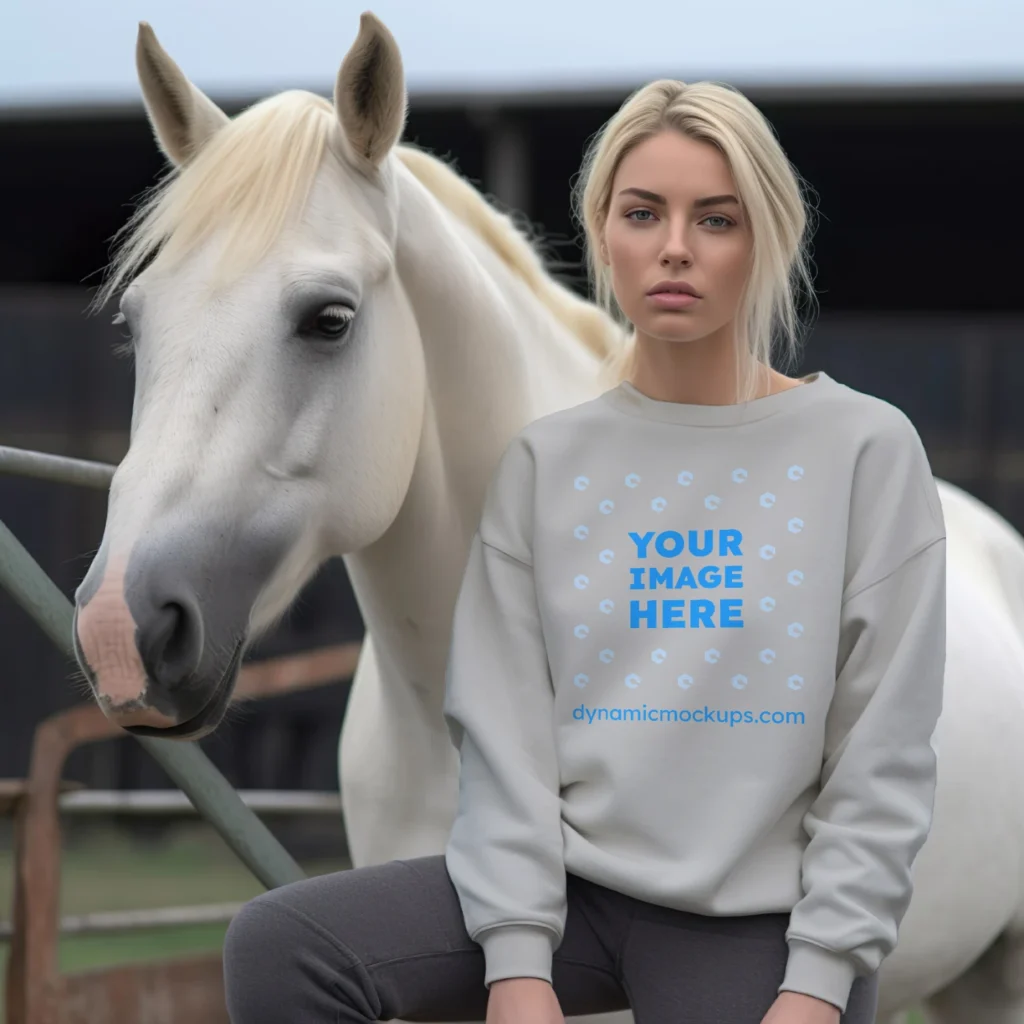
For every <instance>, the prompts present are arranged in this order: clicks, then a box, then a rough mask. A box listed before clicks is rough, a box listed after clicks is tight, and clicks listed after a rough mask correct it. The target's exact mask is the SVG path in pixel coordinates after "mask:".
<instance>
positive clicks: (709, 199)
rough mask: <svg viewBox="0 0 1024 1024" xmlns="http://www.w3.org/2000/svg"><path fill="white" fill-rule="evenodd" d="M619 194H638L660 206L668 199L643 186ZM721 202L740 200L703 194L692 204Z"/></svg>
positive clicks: (733, 197) (731, 196)
mask: <svg viewBox="0 0 1024 1024" xmlns="http://www.w3.org/2000/svg"><path fill="white" fill-rule="evenodd" d="M619 195H620V196H625V195H632V196H639V197H640V198H641V199H646V200H647V201H648V202H651V203H657V204H658V205H660V206H667V205H668V200H667V199H666V198H665V197H664V196H662V195H658V193H657V192H649V191H648V190H647V189H645V188H624V189H623V190H622V191H621V192H620V193H619ZM721 203H735V204H736V205H737V206H739V203H740V201H739V200H738V199H737V198H736V197H735V196H733V195H721V196H704V197H703V198H702V199H697V200H695V201H694V204H693V205H694V206H695V207H698V208H701V207H705V206H718V205H719V204H721Z"/></svg>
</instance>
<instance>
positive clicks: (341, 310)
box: [309, 305, 355, 341]
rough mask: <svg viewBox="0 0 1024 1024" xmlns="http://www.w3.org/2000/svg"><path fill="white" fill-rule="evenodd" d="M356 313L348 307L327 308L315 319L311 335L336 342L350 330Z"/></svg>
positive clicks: (334, 306)
mask: <svg viewBox="0 0 1024 1024" xmlns="http://www.w3.org/2000/svg"><path fill="white" fill-rule="evenodd" d="M354 318H355V313H354V312H353V311H352V310H351V309H349V307H348V306H341V305H333V306H325V307H324V308H323V309H322V310H320V312H319V313H317V315H316V316H315V317H314V318H313V322H312V324H311V327H310V330H309V333H310V334H314V335H317V336H318V337H321V338H327V339H328V340H330V341H335V340H337V339H338V338H340V337H341V336H342V335H343V334H344V333H345V332H346V331H347V330H348V329H349V325H350V324H351V323H352V320H353V319H354Z"/></svg>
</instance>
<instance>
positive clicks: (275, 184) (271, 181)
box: [92, 90, 620, 358]
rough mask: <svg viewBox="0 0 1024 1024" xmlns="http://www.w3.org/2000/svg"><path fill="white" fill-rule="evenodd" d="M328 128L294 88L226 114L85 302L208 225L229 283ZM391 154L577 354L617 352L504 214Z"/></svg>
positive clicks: (310, 97) (326, 114)
mask: <svg viewBox="0 0 1024 1024" xmlns="http://www.w3.org/2000/svg"><path fill="white" fill-rule="evenodd" d="M336 127H337V118H336V115H335V112H334V107H333V105H332V104H331V103H330V102H328V101H327V100H326V99H324V98H323V97H321V96H317V95H316V94H314V93H310V92H305V91H302V90H289V91H286V92H282V93H279V94H277V95H276V96H271V97H269V98H268V99H265V100H263V101H262V102H260V103H257V104H254V105H253V106H252V107H249V108H248V109H247V110H245V111H243V112H242V113H241V114H239V115H238V116H237V117H235V118H233V119H232V120H231V121H229V122H228V123H227V124H225V125H224V126H223V127H222V128H221V129H220V130H219V131H217V132H216V133H215V134H214V135H213V136H212V137H211V138H210V139H209V141H208V142H207V143H206V145H205V146H203V147H202V149H201V150H200V151H199V152H198V153H197V154H196V156H195V157H194V158H193V159H192V160H190V161H188V162H187V163H185V164H183V165H181V166H178V167H175V168H173V169H172V170H171V171H170V173H169V174H168V175H167V176H166V177H165V178H164V179H163V180H162V181H161V182H159V183H158V184H157V185H156V186H154V187H153V188H152V189H150V190H149V191H148V192H147V193H146V194H145V195H144V198H143V200H142V202H141V203H140V204H139V206H138V208H137V209H136V211H135V212H134V213H133V215H132V217H131V218H130V219H129V220H128V222H127V223H126V224H125V225H124V226H123V227H122V228H121V229H120V230H119V231H118V232H117V234H116V235H115V236H114V242H115V243H117V245H116V247H115V252H114V255H113V258H112V261H111V264H110V266H109V267H108V273H107V279H106V281H105V282H104V283H103V285H102V286H101V288H100V289H99V291H98V294H97V296H96V298H95V300H94V301H93V303H92V306H93V307H94V308H96V309H99V308H102V307H103V306H104V305H106V303H107V301H108V300H109V299H110V298H111V297H112V296H113V295H114V294H115V292H117V291H118V289H120V288H121V287H122V286H123V285H124V284H125V283H126V282H127V281H128V280H129V279H130V278H131V277H132V276H133V275H134V274H135V273H136V272H137V271H138V270H139V269H141V268H142V266H144V265H145V264H147V263H148V262H150V261H154V260H159V261H161V262H162V263H163V262H165V261H166V262H167V263H172V262H174V261H176V260H178V259H180V258H181V257H182V256H183V255H185V254H186V253H188V252H189V251H190V250H191V249H193V248H194V247H195V246H196V245H198V244H199V243H200V242H203V241H205V240H206V239H208V238H209V237H210V236H211V235H212V234H213V232H214V231H215V230H217V229H224V230H225V239H224V248H223V250H222V252H221V257H220V261H219V263H218V266H217V269H216V272H215V274H216V277H217V279H218V280H221V281H224V280H231V279H234V280H237V278H238V277H239V276H241V274H242V273H244V272H245V270H246V269H248V268H250V267H252V266H253V265H255V264H256V263H257V262H258V261H259V260H260V259H261V258H262V257H263V256H265V255H266V253H267V251H268V250H269V249H270V247H271V246H272V245H273V243H274V242H275V240H276V239H277V238H278V237H279V235H280V233H281V232H282V231H283V230H284V228H285V226H286V224H287V223H288V221H289V218H290V217H291V216H293V215H294V213H295V211H296V210H299V209H301V208H302V207H303V206H304V205H305V201H306V199H307V198H308V196H309V192H310V189H311V188H312V185H313V180H314V178H315V176H316V173H317V170H318V169H319V167H320V163H321V160H322V159H323V154H324V150H325V149H326V148H327V146H328V145H329V144H330V136H331V133H332V132H333V131H335V130H336ZM396 154H397V156H398V158H399V159H400V160H401V161H402V163H403V164H404V165H405V166H406V167H407V168H408V169H409V171H410V172H411V173H412V174H413V175H414V176H415V177H416V178H417V180H418V181H420V183H421V184H422V185H423V186H424V187H425V188H426V189H427V190H428V191H429V192H430V193H431V194H432V195H433V196H434V197H435V198H436V199H437V200H438V201H439V202H440V203H441V204H442V206H444V208H445V209H447V210H448V211H449V212H450V213H451V214H452V215H453V216H455V217H458V218H459V219H460V220H462V221H463V222H464V223H465V224H467V225H468V226H469V227H470V228H471V229H472V230H473V231H475V232H476V233H477V234H478V235H479V237H480V238H481V239H482V240H483V241H484V242H485V243H486V244H487V245H489V246H490V247H491V248H492V249H493V250H494V251H495V253H497V254H498V256H499V257H500V258H501V259H502V261H503V262H504V263H505V265H506V266H507V267H508V268H509V269H510V270H511V271H512V272H513V273H515V274H517V275H518V276H519V277H521V278H522V279H523V280H524V281H525V282H526V283H527V284H528V285H529V287H530V289H531V290H532V291H533V293H534V294H535V295H536V296H537V298H538V299H539V300H540V301H541V302H542V303H543V304H544V305H545V306H546V307H547V309H548V310H549V311H550V312H551V313H552V314H553V315H554V316H555V317H556V319H558V320H559V321H560V322H561V323H562V324H564V325H565V327H566V328H568V330H569V331H570V332H571V333H572V334H573V335H574V336H575V337H577V338H579V340H580V341H581V342H582V343H583V344H584V345H586V347H587V348H589V349H591V350H592V351H593V352H594V353H595V355H597V356H598V357H600V358H606V357H608V356H610V355H612V354H613V352H615V351H617V349H618V344H617V342H618V341H619V337H620V336H619V333H618V329H617V327H616V326H615V325H614V324H613V322H612V321H611V320H610V319H609V318H608V317H606V316H605V314H604V313H603V312H601V311H600V310H599V309H598V308H597V307H595V306H593V305H591V304H590V303H587V302H584V301H583V300H582V299H581V298H579V297H578V296H577V295H575V294H574V293H573V292H572V291H570V290H569V289H568V288H566V287H564V286H562V285H561V284H559V283H558V282H557V281H555V280H554V278H552V277H550V276H549V274H548V273H547V270H546V268H545V265H544V261H543V259H542V257H541V255H540V253H539V252H538V250H537V249H536V248H535V247H534V245H533V244H532V243H531V242H530V240H529V239H528V238H527V237H526V236H525V235H524V233H523V232H522V231H521V230H520V229H519V228H518V227H517V226H516V225H515V224H514V222H513V221H512V219H511V218H510V217H509V216H508V215H507V214H504V213H502V212H500V211H499V210H497V209H496V208H495V207H494V206H492V205H491V204H490V203H488V201H487V200H486V199H485V198H484V197H483V196H482V195H481V194H480V193H479V192H478V191H477V190H476V189H475V188H473V186H472V185H470V184H469V182H467V181H466V180H465V179H464V178H462V177H461V176H460V175H459V174H458V173H457V172H456V171H455V170H454V169H453V168H452V167H450V166H449V165H448V164H446V163H445V162H443V161H442V160H440V159H439V158H437V157H435V156H433V155H431V154H429V153H427V152H426V151H424V150H422V149H419V148H417V147H414V146H410V145H408V144H403V145H400V146H398V147H397V150H396Z"/></svg>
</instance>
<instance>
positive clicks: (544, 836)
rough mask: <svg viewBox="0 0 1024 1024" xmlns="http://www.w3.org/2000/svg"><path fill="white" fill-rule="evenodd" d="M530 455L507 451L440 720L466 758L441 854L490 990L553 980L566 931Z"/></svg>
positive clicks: (492, 492) (474, 551)
mask: <svg viewBox="0 0 1024 1024" xmlns="http://www.w3.org/2000/svg"><path fill="white" fill-rule="evenodd" d="M532 479H533V477H532V458H531V455H530V451H529V448H528V446H527V445H526V444H525V443H524V442H523V440H522V439H521V438H517V439H515V440H514V441H513V442H512V444H511V446H510V447H509V448H508V449H507V450H506V452H505V455H504V456H503V458H502V460H501V462H500V463H499V466H498V470H497V473H496V476H495V478H494V480H493V481H492V483H491V486H490V488H489V491H488V495H487V497H486V500H485V503H484V512H483V517H482V520H481V523H480V527H479V530H478V531H477V533H476V534H475V536H474V538H473V541H472V545H471V547H470V552H469V559H468V562H467V565H466V569H465V573H464V576H463V580H462V585H461V588H460V591H459V596H458V599H457V602H456V606H455V615H454V620H453V628H452V637H451V647H450V650H449V657H448V669H447V677H446V687H445V701H444V714H445V720H446V723H447V725H448V729H449V733H450V736H451V739H452V742H453V743H454V744H455V746H456V748H457V749H458V751H459V755H460V769H459V797H458V808H457V811H456V817H455V822H454V825H453V827H452V830H451V833H450V836H449V840H448V844H447V847H446V851H445V857H446V864H447V867H448V873H449V875H450V877H451V880H452V883H453V885H454V887H455V890H456V892H457V894H458V897H459V901H460V904H461V907H462V911H463V916H464V918H465V922H466V928H467V930H468V931H469V934H470V936H471V937H472V938H473V940H474V941H476V942H478V943H479V944H480V945H481V947H482V948H483V952H484V958H485V962H486V972H485V984H487V985H488V986H489V985H490V984H491V983H492V982H494V981H497V980H499V979H502V978H511V977H536V978H543V979H545V980H547V981H550V980H551V961H552V954H553V952H554V950H555V949H556V948H557V947H558V945H559V943H560V942H561V938H562V934H563V931H564V927H565V916H566V896H565V867H564V862H563V859H562V831H561V806H560V795H559V778H558V765H557V759H556V754H555V738H554V693H553V687H552V683H551V675H550V670H549V667H548V659H547V652H546V648H545V644H544V637H543V632H542V627H541V621H540V616H539V612H538V606H537V599H536V591H535V586H534V578H533V568H532V564H531V562H532V556H531V550H530V549H531V539H532V506H533V501H532V495H533V486H532Z"/></svg>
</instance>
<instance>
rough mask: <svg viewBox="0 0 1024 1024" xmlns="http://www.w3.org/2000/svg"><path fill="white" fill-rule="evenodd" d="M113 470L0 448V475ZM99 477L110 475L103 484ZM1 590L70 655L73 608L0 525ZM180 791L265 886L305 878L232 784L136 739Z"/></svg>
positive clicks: (168, 748)
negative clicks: (7, 473)
mask: <svg viewBox="0 0 1024 1024" xmlns="http://www.w3.org/2000/svg"><path fill="white" fill-rule="evenodd" d="M113 469H114V467H112V466H105V465H103V464H102V463H90V462H82V461H81V460H77V459H63V458H57V457H55V456H51V455H43V454H41V453H38V452H29V451H20V450H16V449H10V448H3V449H0V470H2V471H4V472H16V473H18V474H19V475H29V476H35V477H42V478H44V479H47V480H54V481H62V482H66V483H74V484H80V485H84V486H91V487H101V486H103V487H105V486H107V484H108V483H109V479H110V477H111V476H112V475H113ZM103 473H106V474H108V476H107V480H106V483H103V484H101V483H100V479H101V476H102V474H103ZM0 586H2V587H3V588H4V589H5V590H7V591H8V593H10V595H11V596H12V597H13V598H14V600H15V601H16V602H17V603H18V604H19V605H21V607H22V608H24V609H25V611H26V612H28V614H29V615H30V616H31V617H32V618H33V619H35V621H36V622H37V623H38V624H39V626H40V627H41V628H42V629H43V631H44V632H45V633H46V634H47V636H49V637H50V639H51V640H53V642H54V643H55V644H56V645H57V646H58V647H59V648H60V650H61V651H63V652H64V653H65V654H66V655H68V656H69V657H72V658H73V657H74V650H73V644H72V633H71V630H72V622H73V611H72V607H71V602H70V601H68V599H67V598H66V597H65V596H64V595H63V594H62V593H61V591H60V589H59V588H58V587H57V585H56V584H55V583H54V582H53V581H52V580H51V579H50V578H49V576H47V575H46V573H45V572H43V570H42V569H41V568H40V566H39V565H38V564H37V563H36V561H35V559H33V558H32V556H31V555H30V554H29V553H28V551H26V550H25V548H24V547H23V546H22V544H21V543H20V542H19V541H18V539H17V538H16V537H15V536H14V534H12V533H11V531H10V530H9V529H8V528H7V526H6V525H5V524H4V523H3V521H2V520H0ZM134 738H135V739H136V740H137V741H138V742H139V743H141V744H142V746H143V747H144V748H145V749H146V750H147V751H148V752H149V754H150V755H151V756H152V757H153V758H154V759H155V760H156V761H157V762H158V763H159V764H160V766H161V767H162V768H163V769H164V771H165V772H167V774H168V775H169V776H170V777H171V779H172V780H173V781H174V783H175V784H176V785H177V786H178V787H179V788H180V789H181V790H182V792H184V793H185V794H186V795H187V796H188V799H189V800H190V801H191V802H192V804H193V805H194V806H195V808H196V810H197V811H198V812H199V814H200V815H201V816H202V817H203V818H204V819H205V820H207V821H208V822H209V823H210V824H211V825H212V826H213V827H214V828H215V829H216V830H217V831H218V832H219V833H220V834H221V836H222V837H223V839H224V841H225V842H226V843H227V844H228V845H229V846H230V847H231V849H232V850H233V851H234V852H235V854H236V855H237V856H238V857H239V859H240V860H241V861H242V862H243V863H244V864H245V865H246V867H248V868H249V870H250V871H252V873H253V874H254V875H255V876H256V877H257V878H258V879H259V880H260V881H261V882H262V883H263V884H264V885H266V886H267V887H268V888H276V887H277V886H281V885H286V884H288V883H289V882H295V881H299V880H301V879H302V878H304V877H305V874H304V873H303V871H302V869H301V868H300V867H299V866H298V864H296V863H295V861H294V859H293V858H292V857H291V855H290V854H289V853H288V852H287V851H286V850H285V849H284V847H283V846H282V845H281V844H280V843H279V842H278V841H277V840H276V839H275V838H274V836H273V835H272V834H271V832H270V830H269V829H268V828H267V827H266V825H264V824H263V822H261V821H260V819H259V818H258V817H256V815H255V813H254V812H253V811H252V810H251V809H250V808H248V807H246V805H245V803H244V802H243V801H242V799H241V797H240V796H239V795H238V793H237V792H236V791H235V790H234V788H233V787H232V786H231V784H230V783H229V782H228V781H227V779H225V778H224V776H223V775H222V774H221V773H220V772H219V771H218V770H217V769H216V768H215V767H214V765H213V764H212V763H211V762H210V760H209V759H208V758H207V757H206V755H205V754H204V753H203V752H202V750H200V748H199V747H197V746H196V745H195V744H193V743H188V742H184V743H183V742H176V741H171V740H162V739H156V738H152V737H148V736H136V737H134Z"/></svg>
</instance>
